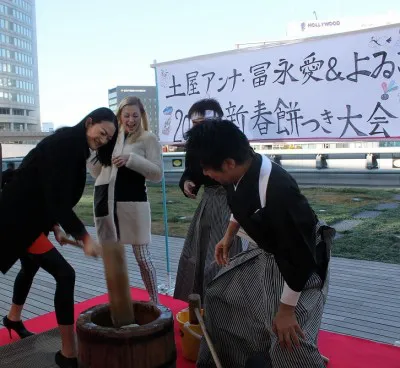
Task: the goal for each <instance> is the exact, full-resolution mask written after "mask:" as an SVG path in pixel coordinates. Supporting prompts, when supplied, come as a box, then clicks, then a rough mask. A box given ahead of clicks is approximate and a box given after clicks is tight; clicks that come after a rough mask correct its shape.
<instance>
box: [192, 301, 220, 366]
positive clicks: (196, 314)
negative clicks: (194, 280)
mask: <svg viewBox="0 0 400 368" xmlns="http://www.w3.org/2000/svg"><path fill="white" fill-rule="evenodd" d="M189 323H190V324H192V325H198V324H200V327H201V330H202V331H203V335H204V337H205V339H206V342H207V345H208V348H209V349H210V351H211V355H212V357H213V359H214V362H215V365H216V366H217V368H222V365H221V362H220V361H219V359H218V356H217V353H216V351H215V348H214V345H213V343H212V341H211V338H210V336H209V335H208V333H207V330H206V326H205V324H204V320H203V317H202V316H201V298H200V295H199V294H190V295H189Z"/></svg>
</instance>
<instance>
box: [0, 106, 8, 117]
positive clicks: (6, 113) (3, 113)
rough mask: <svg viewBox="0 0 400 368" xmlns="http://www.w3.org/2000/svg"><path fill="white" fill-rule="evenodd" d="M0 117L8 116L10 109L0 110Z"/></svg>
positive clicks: (3, 108)
mask: <svg viewBox="0 0 400 368" xmlns="http://www.w3.org/2000/svg"><path fill="white" fill-rule="evenodd" d="M0 115H10V109H8V108H6V107H2V108H0Z"/></svg>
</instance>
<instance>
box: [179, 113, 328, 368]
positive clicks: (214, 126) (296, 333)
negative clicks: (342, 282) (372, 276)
mask: <svg viewBox="0 0 400 368" xmlns="http://www.w3.org/2000/svg"><path fill="white" fill-rule="evenodd" d="M186 149H187V152H188V153H190V154H193V155H196V156H197V158H198V160H199V161H200V162H201V165H202V167H203V172H204V174H205V175H208V176H210V177H211V178H213V179H214V180H216V181H218V182H220V183H221V184H223V185H226V188H227V193H228V194H227V195H228V204H229V207H230V209H231V212H232V217H231V221H230V224H229V226H228V229H227V231H226V233H225V236H224V238H223V239H222V240H221V241H220V242H219V243H218V244H217V246H216V250H215V257H216V261H217V263H219V264H225V265H226V267H225V269H224V270H222V271H221V272H220V273H219V274H218V275H217V276H216V277H215V278H214V280H213V281H212V282H211V283H210V284H209V285H208V287H207V291H206V298H205V301H206V302H205V304H206V310H205V321H206V326H207V330H208V332H209V334H210V335H211V338H212V340H213V341H214V344H215V347H216V350H217V353H218V355H219V359H220V360H221V363H222V366H224V367H245V364H246V362H247V361H248V360H249V359H251V358H253V357H254V356H257V355H259V356H261V357H263V358H264V360H265V367H274V368H278V367H279V368H322V367H324V366H325V364H324V361H323V358H322V357H321V354H320V353H319V351H318V348H317V336H318V331H319V327H320V323H321V318H322V312H323V308H324V304H325V301H326V296H327V291H328V273H329V259H330V246H331V242H332V239H333V237H334V234H335V230H334V229H332V228H330V227H329V226H327V225H326V224H323V223H322V222H320V221H319V220H318V218H317V216H316V215H315V213H314V211H313V210H312V209H311V207H310V205H309V203H308V201H307V199H306V198H305V197H304V196H303V195H302V194H301V192H300V190H299V188H298V186H297V183H296V182H295V180H294V179H293V178H292V177H291V176H290V175H289V174H288V173H287V172H286V171H285V170H284V169H283V168H282V167H280V166H279V165H277V164H275V163H272V162H271V161H270V160H269V159H268V158H267V157H265V156H261V155H259V154H257V153H255V152H254V151H253V150H252V148H251V147H250V145H249V142H248V140H247V138H246V136H245V135H244V134H243V133H242V132H241V131H240V130H239V129H238V128H237V127H236V125H235V124H233V123H232V122H228V121H222V122H221V121H217V120H211V121H208V122H204V123H203V124H201V125H199V126H196V127H194V128H192V129H191V130H190V131H189V132H188V133H187V143H186ZM239 230H240V233H242V236H244V237H247V238H248V239H250V240H251V241H252V242H253V243H254V244H256V245H257V246H255V247H251V248H250V249H249V250H248V251H247V252H245V253H242V254H240V255H238V256H237V257H235V258H233V259H231V260H229V259H228V252H229V248H230V245H231V242H232V239H233V236H234V235H236V234H238V232H239ZM203 340H204V339H203ZM197 366H198V367H213V366H214V365H213V361H212V358H211V354H210V351H209V349H208V347H207V345H206V342H205V341H202V343H201V347H200V353H199V357H198V362H197Z"/></svg>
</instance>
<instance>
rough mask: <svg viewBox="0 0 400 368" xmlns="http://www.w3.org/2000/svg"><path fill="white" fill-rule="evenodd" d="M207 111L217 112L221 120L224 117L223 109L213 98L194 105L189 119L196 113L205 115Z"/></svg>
mask: <svg viewBox="0 0 400 368" xmlns="http://www.w3.org/2000/svg"><path fill="white" fill-rule="evenodd" d="M207 110H212V111H215V112H216V113H217V115H218V117H219V118H222V117H223V116H224V112H223V111H222V107H221V105H220V104H219V102H218V101H217V100H215V99H213V98H204V99H203V100H199V101H197V102H195V103H194V104H193V105H192V107H191V108H190V109H189V112H188V117H189V119H190V117H191V116H192V114H193V113H195V112H197V113H198V114H201V115H204V114H205V112H206V111H207Z"/></svg>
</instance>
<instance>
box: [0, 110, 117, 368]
mask: <svg viewBox="0 0 400 368" xmlns="http://www.w3.org/2000/svg"><path fill="white" fill-rule="evenodd" d="M116 132H117V123H116V117H115V115H114V113H113V112H112V111H111V110H109V109H108V108H99V109H96V110H94V111H92V112H91V113H90V114H88V115H87V116H86V117H85V118H84V119H83V120H82V121H81V122H80V123H79V124H77V125H76V126H74V127H67V128H62V129H60V130H59V131H57V132H55V133H54V134H53V135H51V136H49V137H46V138H45V139H43V140H42V141H41V142H40V143H39V144H38V145H37V146H36V147H35V148H34V149H33V150H32V151H30V152H29V153H28V155H27V156H26V157H25V158H24V159H23V161H22V163H21V165H20V167H19V168H18V170H17V171H16V174H15V177H14V178H13V180H12V181H11V182H10V183H9V184H8V185H6V186H5V187H4V190H3V191H2V194H1V197H0V244H1V257H0V271H1V272H2V273H4V274H5V273H7V271H8V270H9V269H10V268H11V267H12V266H13V265H14V263H15V262H16V261H17V260H18V259H20V261H21V270H20V272H19V273H18V275H17V277H16V280H15V284H14V292H13V298H12V301H13V304H12V306H11V309H10V311H9V313H8V316H6V317H4V319H3V324H4V326H5V327H6V328H7V329H8V330H9V333H10V337H11V330H14V331H15V332H16V333H17V334H18V335H19V336H20V337H21V338H24V337H27V336H29V335H31V334H32V333H30V332H29V331H27V330H26V328H25V327H24V325H23V323H22V321H21V312H22V309H23V306H24V303H25V300H26V298H27V296H28V293H29V289H30V287H31V284H32V281H33V278H34V276H35V274H36V272H37V271H38V269H39V268H43V269H44V270H45V271H47V272H48V273H50V274H51V275H52V276H53V277H54V278H55V280H56V292H55V297H54V306H55V313H56V318H57V322H58V325H59V329H60V334H61V340H62V349H61V350H60V351H59V352H58V353H57V354H56V357H55V359H56V363H57V365H58V366H59V367H68V368H70V367H77V366H78V363H77V358H76V347H75V341H74V286H75V271H74V269H73V268H72V267H71V266H70V264H69V263H68V262H67V261H66V260H65V259H64V258H63V256H62V255H61V254H60V253H59V252H58V250H57V249H56V248H55V247H54V246H53V245H52V243H51V242H50V241H49V240H48V238H47V235H48V233H49V232H50V231H54V233H55V236H56V239H57V240H58V241H59V242H60V243H64V241H65V233H64V232H63V231H62V230H61V227H62V228H63V229H64V230H65V231H66V232H67V233H68V234H70V235H72V237H73V238H75V240H77V241H78V242H80V243H81V244H82V246H83V250H84V253H85V254H86V255H88V256H96V255H97V252H98V248H97V244H96V243H95V242H94V240H93V239H92V238H91V236H90V235H89V234H88V232H87V231H86V229H85V226H84V225H83V223H82V221H81V220H80V219H79V218H78V217H77V215H76V214H75V212H74V210H73V208H74V207H75V205H76V204H77V203H78V202H79V200H80V198H81V196H82V194H83V191H84V188H85V184H86V161H87V160H88V158H89V155H90V150H93V151H97V155H96V156H95V158H94V159H95V160H99V161H100V162H102V164H103V165H111V153H112V150H113V147H114V144H115V140H116Z"/></svg>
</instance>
